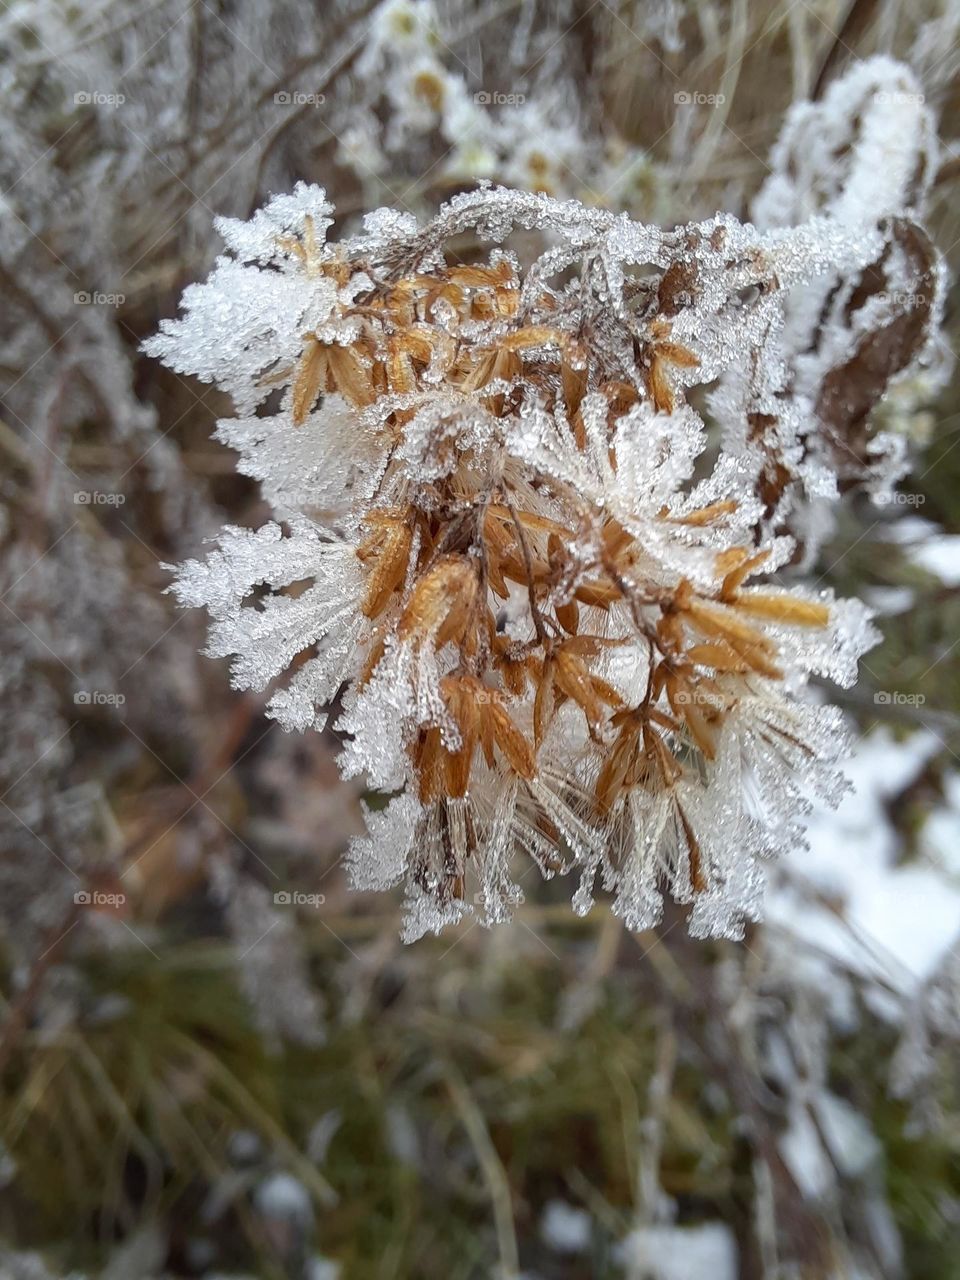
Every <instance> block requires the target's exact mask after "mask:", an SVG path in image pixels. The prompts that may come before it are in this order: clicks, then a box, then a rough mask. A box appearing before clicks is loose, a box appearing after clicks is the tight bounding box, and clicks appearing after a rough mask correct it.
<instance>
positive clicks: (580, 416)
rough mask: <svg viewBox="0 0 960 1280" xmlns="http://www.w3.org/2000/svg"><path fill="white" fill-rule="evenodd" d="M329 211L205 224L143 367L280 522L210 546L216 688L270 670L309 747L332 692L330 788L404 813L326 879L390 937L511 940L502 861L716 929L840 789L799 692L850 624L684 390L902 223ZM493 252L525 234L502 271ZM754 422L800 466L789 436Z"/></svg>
mask: <svg viewBox="0 0 960 1280" xmlns="http://www.w3.org/2000/svg"><path fill="white" fill-rule="evenodd" d="M331 213H332V209H331V206H330V205H329V204H328V203H327V202H326V200H325V196H324V193H323V191H322V190H321V189H319V188H316V187H308V186H305V185H303V184H300V185H298V187H297V189H296V191H295V192H294V193H293V194H292V195H290V196H283V197H278V198H275V199H273V200H272V201H271V202H270V203H269V204H268V205H267V206H266V208H265V209H263V210H261V211H260V212H259V213H258V214H257V215H256V216H255V217H254V218H253V220H252V221H251V222H250V223H246V224H244V223H240V222H235V221H227V220H223V221H222V222H221V224H220V230H221V233H222V235H223V236H224V238H225V240H226V242H227V245H228V247H229V249H230V251H231V253H230V256H228V257H224V258H222V259H220V260H219V262H218V264H217V267H216V270H215V271H214V273H213V275H212V276H211V278H210V280H209V281H208V282H207V283H206V284H204V285H201V286H193V287H191V288H190V289H188V291H187V293H186V294H185V297H184V307H185V313H186V314H185V316H184V318H183V319H181V320H179V321H175V322H170V323H168V324H166V325H165V326H164V331H163V333H162V334H161V335H159V336H158V337H157V338H155V339H153V340H152V341H151V342H150V343H149V344H148V350H150V351H151V352H152V353H153V354H155V355H159V356H162V357H163V358H164V359H166V360H167V361H168V363H170V364H171V365H172V366H173V367H174V368H176V369H178V370H180V371H192V372H195V373H198V374H199V375H200V376H201V377H202V378H205V379H207V380H211V381H215V382H217V383H218V384H219V385H220V386H221V387H222V388H224V389H225V390H228V391H229V392H230V393H231V394H232V396H233V398H234V401H235V403H236V405H237V409H238V411H239V413H240V415H242V416H240V417H238V418H235V419H228V420H226V421H224V422H222V423H221V424H220V427H219V435H220V438H221V439H223V440H224V441H225V442H227V443H228V444H230V445H232V446H234V447H235V448H237V449H239V451H240V453H241V455H242V462H241V469H242V470H243V471H245V472H247V473H248V474H250V475H253V476H255V477H257V478H258V479H260V480H261V481H262V483H263V487H264V492H265V494H266V496H267V497H268V499H269V500H270V501H271V502H272V504H273V505H274V508H275V510H276V513H277V515H278V517H280V519H281V520H282V522H283V523H282V524H281V523H273V524H269V525H267V526H266V527H264V528H261V529H259V530H257V531H255V532H254V531H249V530H244V529H238V528H231V529H227V530H226V531H225V532H224V535H223V537H222V538H221V541H220V547H219V549H218V550H217V551H215V552H214V553H213V554H212V555H211V556H210V558H209V559H208V560H207V561H206V562H205V563H199V562H190V563H188V564H187V565H185V566H183V567H181V569H180V570H179V573H178V576H177V582H176V591H177V593H178V596H179V598H180V600H181V602H182V603H184V604H190V605H199V604H204V605H206V606H207V607H208V608H209V610H210V611H211V613H212V615H213V617H214V624H213V628H212V631H211V643H210V652H211V653H212V654H214V655H226V654H230V655H233V678H234V681H235V683H236V684H237V685H238V686H240V687H252V688H255V689H260V688H263V687H264V686H266V685H267V684H268V683H269V682H270V681H271V680H273V679H274V677H276V676H277V675H279V674H280V673H281V672H283V671H284V670H286V669H287V668H289V667H291V666H292V667H293V668H294V672H293V675H292V677H291V679H290V680H289V681H288V683H287V684H286V685H285V686H284V687H283V688H281V689H280V690H279V691H277V692H275V693H274V695H273V697H272V699H271V702H270V709H271V712H272V714H273V715H275V716H276V717H277V718H278V719H279V720H280V721H281V722H282V723H283V724H284V725H285V726H286V727H289V728H297V729H301V730H302V729H306V728H310V727H320V726H322V723H323V716H322V711H321V709H322V708H323V707H324V706H325V705H327V704H329V703H330V702H331V700H332V699H333V698H334V697H335V695H336V694H337V691H338V689H340V687H341V685H342V684H344V682H346V683H347V684H348V686H349V687H348V691H347V693H346V695H345V703H344V709H343V711H342V714H341V715H340V718H339V720H338V722H337V728H338V729H339V730H340V731H341V732H342V733H343V734H344V735H345V736H346V739H347V741H346V745H345V747H344V751H343V756H342V767H343V771H344V773H345V774H346V775H355V774H364V775H366V777H367V779H368V781H369V783H370V785H371V786H373V787H375V788H378V789H380V790H383V791H386V792H398V793H399V794H397V795H396V796H395V797H394V799H392V800H391V802H390V803H389V805H388V806H387V808H386V809H385V810H384V811H383V812H381V813H375V814H372V815H371V817H370V830H369V834H368V835H367V836H366V837H363V838H360V839H358V840H356V841H355V842H354V845H353V848H352V851H351V863H352V868H353V874H354V879H355V882H356V883H357V885H359V886H362V887H386V886H389V885H391V884H394V883H397V882H400V881H402V882H404V884H405V886H406V889H407V895H408V906H409V915H408V923H407V929H406V936H407V937H408V938H415V937H417V936H419V935H420V934H421V933H422V932H423V931H424V930H426V929H439V928H440V927H441V926H443V925H445V924H448V923H451V922H453V921H455V920H457V919H459V918H460V917H461V916H462V915H463V914H464V913H465V912H472V911H476V912H477V914H478V915H479V917H480V918H481V920H483V921H484V922H490V921H498V920H502V919H504V918H506V917H508V916H509V914H510V911H511V909H512V907H513V906H514V905H515V904H516V903H517V902H519V901H520V900H521V896H522V895H521V889H520V886H519V884H518V883H517V880H516V879H515V878H514V877H515V873H516V871H517V859H516V857H515V855H516V854H517V852H518V851H522V852H523V853H525V854H526V855H528V856H529V858H530V859H532V860H533V862H535V863H536V864H537V865H538V866H539V868H540V870H541V872H542V873H543V874H544V875H545V876H552V875H553V874H555V873H558V872H564V871H567V870H569V869H572V868H576V869H577V871H578V872H579V875H580V887H579V889H578V890H577V893H576V895H575V899H574V904H575V907H576V909H577V910H579V911H585V910H587V909H588V908H589V906H590V904H591V902H592V894H593V891H594V886H595V883H596V881H597V880H598V879H599V881H600V882H601V883H602V885H603V887H604V888H605V889H606V890H608V891H609V892H611V893H612V894H613V906H614V909H615V910H616V911H617V912H618V913H619V914H621V915H622V916H623V917H624V919H625V920H626V921H627V923H628V924H629V926H630V927H631V928H636V929H642V928H645V927H649V926H650V925H651V924H652V923H653V922H654V921H655V920H656V919H657V918H658V916H659V914H660V911H661V907H662V901H661V894H662V890H663V888H664V887H668V888H669V890H670V891H671V893H672V894H673V896H674V897H675V898H676V899H677V900H678V901H680V902H685V903H686V902H689V903H692V904H693V910H692V915H691V928H692V930H693V931H694V932H695V933H697V934H716V933H720V934H733V935H735V934H736V933H737V932H738V930H739V929H741V928H742V922H743V920H744V919H745V918H755V917H756V915H757V911H758V906H759V896H760V891H761V886H762V878H761V876H760V874H759V872H758V863H759V862H760V861H761V860H762V859H764V858H766V857H769V856H770V855H772V854H775V853H776V852H777V851H778V850H779V849H780V848H781V847H782V846H783V845H784V844H786V843H788V842H795V841H796V840H797V839H798V838H799V837H798V832H797V824H796V819H797V815H798V813H799V812H800V811H801V810H802V809H803V807H804V800H803V796H802V788H803V787H804V786H805V785H808V784H812V785H813V786H814V787H816V788H818V789H819V790H821V791H822V792H824V793H825V794H827V795H832V794H836V792H837V779H836V775H835V771H834V768H833V766H834V764H835V762H836V760H837V758H838V757H839V756H841V755H842V753H843V750H844V734H843V729H842V725H841V722H840V717H839V714H838V713H837V712H836V711H835V710H834V709H832V708H830V707H818V706H814V705H813V704H812V703H811V702H810V701H807V700H805V699H804V698H803V697H802V696H801V690H802V687H803V685H804V684H805V683H806V681H807V679H808V678H809V677H810V676H811V675H820V676H824V677H827V678H829V679H831V680H834V681H837V682H839V683H841V684H849V683H851V682H852V681H853V680H854V679H855V676H856V665H857V659H858V656H859V655H860V653H862V652H863V650H864V649H865V648H867V647H868V646H869V645H870V644H871V643H872V642H873V641H874V638H875V633H874V632H873V629H872V628H871V627H870V625H869V622H868V616H867V612H866V610H865V609H864V608H863V606H861V605H860V604H859V603H858V602H856V601H843V600H836V599H834V598H833V597H832V595H831V594H830V593H829V592H825V591H816V590H815V589H810V588H802V587H791V588H789V589H788V588H787V587H785V586H783V585H781V584H780V583H778V582H777V581H775V580H773V579H772V578H771V575H773V574H775V573H776V571H777V570H778V569H780V568H782V567H783V566H784V565H785V564H786V563H787V562H788V561H789V559H790V557H791V555H792V554H793V552H794V550H795V543H794V540H793V539H791V538H790V537H789V536H785V535H783V534H782V533H780V532H779V525H780V524H781V523H782V520H783V517H784V515H785V512H786V509H785V507H784V506H783V503H782V502H778V503H771V502H770V501H769V498H768V496H767V495H766V493H765V477H766V475H767V470H766V468H767V467H768V465H769V454H770V441H769V438H767V439H765V441H764V445H765V447H764V449H757V448H751V447H750V444H751V441H750V440H749V438H748V439H746V440H745V441H744V442H743V446H742V447H741V448H740V449H739V450H722V451H721V452H720V453H719V456H716V457H714V458H713V462H712V467H711V468H709V470H707V469H705V468H703V463H704V461H705V452H704V451H705V448H706V444H707V436H706V431H705V426H704V422H703V420H702V419H701V417H700V415H699V414H698V412H697V411H696V409H695V408H694V407H693V405H692V404H691V403H690V402H689V401H688V392H689V389H690V388H691V387H694V386H697V385H701V384H705V383H712V382H714V381H715V380H717V379H719V378H720V377H721V376H722V375H725V374H726V375H728V376H734V375H735V376H737V377H739V379H740V383H741V386H744V387H753V386H755V385H758V384H759V385H763V384H766V386H767V387H770V386H774V387H776V386H778V384H779V382H782V367H781V365H782V362H781V360H780V355H779V346H778V341H777V338H778V334H779V332H780V329H781V326H782V323H783V296H784V293H785V291H787V290H788V289H790V288H792V287H796V286H799V285H803V284H805V283H807V282H809V281H810V280H812V279H813V278H815V277H817V276H820V275H825V274H829V273H834V274H837V273H842V274H843V275H844V276H845V277H852V278H856V275H857V274H858V273H860V272H863V271H865V270H866V269H867V268H868V267H869V266H870V264H872V263H874V262H876V261H877V260H878V259H881V258H883V257H884V256H887V257H889V256H890V254H891V252H892V251H893V250H892V249H891V245H895V244H896V243H897V239H896V238H897V236H898V235H899V234H900V230H899V225H900V224H894V225H892V226H881V227H880V228H879V229H878V228H877V227H871V226H869V225H867V226H860V227H857V228H852V227H851V226H849V225H848V224H847V223H846V222H844V221H843V220H840V219H836V218H829V217H823V218H817V219H814V220H813V221H811V222H809V223H807V224H804V225H803V226H801V227H799V228H794V229H790V230H784V231H772V232H768V233H766V234H764V235H760V234H759V233H757V232H756V231H755V230H754V229H753V228H752V227H749V226H744V225H741V224H739V223H738V222H737V221H736V220H735V219H733V218H730V217H725V216H722V215H718V216H717V217H715V218H713V219H711V220H709V221H708V222H704V223H700V224H691V225H688V226H684V227H681V228H678V229H675V230H671V231H663V230H661V229H659V228H656V227H648V226H644V225H642V224H639V223H635V222H632V221H630V220H629V219H627V218H626V217H623V216H620V217H618V216H614V215H612V214H610V213H607V212H604V211H597V210H591V209H588V208H586V207H584V206H582V205H580V204H578V203H576V202H559V201H555V200H552V199H550V198H548V197H546V196H543V195H536V194H522V193H519V192H510V191H505V190H500V189H488V190H481V191H479V192H477V193H472V194H468V195H464V196H460V197H457V198H455V199H454V200H453V201H451V202H450V204H448V205H447V206H445V207H444V208H443V209H442V210H441V211H440V213H439V214H438V216H437V218H436V219H435V220H434V221H433V222H431V223H430V224H428V225H427V226H425V227H420V226H418V225H417V223H416V220H415V219H414V218H413V217H411V216H409V215H400V214H397V213H394V212H391V211H389V210H380V211H378V212H377V213H375V214H371V215H369V216H368V217H367V218H366V219H365V222H364V228H363V231H362V233H361V234H359V235H357V236H355V237H353V238H349V239H345V240H342V241H340V242H338V243H336V242H335V243H328V242H327V240H326V232H327V230H328V228H329V226H330V225H331V216H330V215H331ZM905 225H908V224H905ZM516 231H521V232H527V233H531V232H535V233H537V234H538V235H539V236H541V237H543V238H544V240H545V242H546V243H547V244H548V247H547V248H545V249H544V250H543V251H542V252H541V253H540V254H539V256H534V257H533V258H532V260H531V261H529V263H528V264H526V265H525V266H524V265H521V261H520V259H519V258H518V256H517V255H516V254H515V253H514V252H513V251H511V250H510V249H509V248H506V247H504V246H505V242H506V241H507V239H508V237H509V236H510V235H511V234H512V233H514V232H516ZM914 234H919V233H918V232H915V233H914ZM467 242H469V248H464V249H462V253H467V252H468V253H469V261H464V260H463V257H462V253H461V254H458V253H457V252H455V250H454V245H461V246H462V245H464V244H465V243H467ZM484 242H486V243H489V242H493V246H494V247H493V248H492V249H490V250H489V251H481V248H480V246H481V245H482V244H483V243H484ZM783 398H784V400H785V402H786V404H787V406H788V407H789V400H788V398H787V397H785V396H784V397H783ZM731 403H733V401H731ZM791 421H794V422H796V423H797V424H798V429H797V433H796V437H795V438H794V439H793V440H790V439H788V438H785V437H786V427H787V425H788V424H789V423H790V422H791ZM778 431H779V435H778V438H777V448H778V453H779V456H780V457H782V458H791V457H792V458H794V459H796V461H795V468H796V470H797V471H798V472H799V471H802V466H803V464H802V461H800V457H801V454H802V450H801V449H799V448H798V447H797V446H798V444H799V442H800V440H801V439H802V437H801V435H800V430H799V414H797V413H796V412H794V413H793V415H791V414H790V413H788V412H784V413H782V414H781V417H780V421H779V423H778ZM728 435H730V436H731V438H732V437H733V433H732V432H728ZM698 464H699V465H700V467H701V470H702V471H704V472H706V473H705V474H702V478H696V477H695V469H696V468H697V467H698ZM816 465H817V467H818V468H819V470H820V471H821V473H823V472H825V470H826V468H825V463H824V461H823V459H822V458H818V459H817V460H816ZM788 492H789V490H788V487H787V486H784V501H785V500H786V496H787V495H788ZM251 597H252V598H251Z"/></svg>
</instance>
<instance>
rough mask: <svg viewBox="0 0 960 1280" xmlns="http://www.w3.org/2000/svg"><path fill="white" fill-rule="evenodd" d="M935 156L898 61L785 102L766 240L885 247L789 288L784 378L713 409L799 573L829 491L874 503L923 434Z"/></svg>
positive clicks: (939, 355)
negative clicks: (789, 540)
mask: <svg viewBox="0 0 960 1280" xmlns="http://www.w3.org/2000/svg"><path fill="white" fill-rule="evenodd" d="M938 155H939V143H938V140H937V133H936V124H935V120H934V117H933V113H932V111H931V110H930V108H929V106H928V105H927V103H926V100H925V97H924V94H923V93H922V91H921V86H920V83H919V82H918V81H917V79H916V77H915V76H914V75H913V73H912V72H911V71H910V69H909V68H907V67H905V66H903V65H902V64H901V63H898V62H895V61H893V60H892V59H891V58H887V57H876V58H870V59H867V60H866V61H863V62H860V63H858V64H857V65H856V66H855V67H853V68H852V69H851V70H850V71H849V72H848V73H847V74H846V75H845V76H843V77H842V78H841V79H839V80H836V81H835V82H834V83H833V84H832V85H831V86H830V89H829V90H828V92H827V93H826V94H825V96H824V98H823V100H822V101H821V102H817V103H812V102H800V103H797V104H795V105H794V107H793V108H792V109H791V110H790V112H789V113H788V115H787V119H786V122H785V124H784V127H783V130H782V132H781V135H780V138H779V139H778V141H777V144H776V146H775V147H774V149H773V153H772V155H771V172H770V176H769V177H768V178H767V180H766V182H765V183H764V185H763V187H762V189H761V191H760V193H759V195H758V197H757V199H756V201H755V202H754V207H753V213H754V218H755V220H756V222H757V225H758V226H759V227H761V228H764V229H768V228H773V227H785V226H795V225H798V224H801V223H803V221H804V220H805V219H807V218H810V217H813V216H817V215H820V216H823V215H825V216H827V217H829V218H830V219H832V220H835V221H837V222H840V223H842V224H844V225H846V226H848V227H850V228H856V227H863V226H874V225H876V226H879V228H880V230H881V234H882V236H883V240H884V247H883V251H882V253H881V254H880V255H879V256H878V257H877V258H876V260H875V261H873V262H871V263H869V264H867V265H866V266H865V267H864V268H863V269H862V270H859V271H854V272H845V271H844V270H843V269H842V267H841V266H836V267H834V268H833V269H832V270H829V271H825V272H823V273H822V274H821V275H820V276H819V278H818V279H817V280H816V281H814V282H811V283H810V284H809V285H808V286H807V287H806V288H805V289H803V290H797V291H795V292H794V293H793V294H792V295H791V296H790V297H789V298H788V299H787V302H786V307H785V319H784V329H783V332H782V334H781V336H780V340H779V342H780V348H781V351H782V355H783V364H782V366H781V367H780V369H773V368H771V367H770V366H769V365H768V366H760V365H754V366H752V367H751V368H749V369H744V368H739V369H736V370H734V371H733V376H728V377H727V379H726V381H725V386H724V389H723V391H722V392H721V393H720V394H719V395H718V396H717V397H716V398H715V407H716V409H717V413H718V417H720V418H721V419H722V420H724V421H725V422H726V423H727V424H728V431H729V432H730V433H731V434H735V435H736V436H737V437H738V438H739V440H740V442H741V444H742V445H743V446H745V447H747V448H750V449H752V450H756V451H757V453H758V455H760V456H764V461H763V463H762V469H763V486H762V488H763V496H764V500H765V503H766V506H767V515H768V519H769V521H770V523H771V524H772V525H773V526H774V527H776V526H777V524H778V523H780V522H782V521H784V520H786V519H788V517H789V520H790V524H791V527H792V529H793V531H794V532H795V533H797V534H798V536H799V537H800V539H801V541H802V542H803V543H804V544H805V548H806V552H807V560H808V562H809V561H812V559H813V557H814V555H815V553H816V551H817V549H818V547H819V545H820V543H821V542H822V541H823V539H824V538H826V537H827V536H829V534H830V531H831V529H832V527H833V524H832V518H831V515H830V504H831V503H832V502H833V501H834V500H835V499H836V497H837V495H838V493H840V492H843V491H846V490H847V489H849V488H851V487H852V486H853V485H858V484H862V485H865V487H866V488H867V490H868V492H870V493H871V494H872V495H873V496H874V497H875V498H877V499H879V500H881V501H882V500H884V499H885V498H886V496H887V494H888V493H889V490H890V487H891V485H892V484H894V483H895V482H896V481H897V480H899V479H900V478H901V477H902V476H903V475H904V474H905V473H906V471H907V469H908V466H909V460H908V457H907V445H908V441H909V439H910V437H911V436H916V435H918V434H920V431H919V430H918V429H917V428H916V427H915V426H914V422H913V420H914V418H915V417H916V416H917V414H918V411H919V410H921V409H923V408H925V407H926V406H928V405H929V404H930V403H931V402H932V400H933V399H934V397H935V395H936V392H937V391H938V390H939V388H940V387H941V386H942V385H943V383H944V382H945V380H946V377H947V375H948V374H949V371H950V367H951V363H952V360H951V357H950V352H949V348H948V347H947V344H946V342H945V341H944V340H943V338H942V336H941V334H940V328H939V326H940V319H941V311H942V307H943V300H944V295H945V287H944V286H945V280H944V271H945V269H944V266H943V263H942V262H941V261H940V260H939V258H938V256H937V253H936V250H935V249H934V246H933V244H932V243H931V241H930V239H929V238H928V236H927V235H926V233H925V232H924V231H923V230H922V228H921V227H920V226H918V224H917V220H918V219H921V218H922V217H923V216H924V214H925V212H926V205H927V199H928V195H929V191H930V187H931V184H932V182H933V178H934V176H935V174H936V171H937V166H938ZM734 388H735V389H734ZM732 389H733V390H732ZM731 390H732V397H731V399H729V400H728V399H727V396H728V395H730V393H731ZM891 391H892V392H894V394H893V395H890V394H888V393H890V392H891ZM881 402H883V412H882V413H880V414H878V415H876V420H871V417H870V414H871V411H872V410H873V409H874V407H875V406H878V405H880V403H881ZM878 426H879V427H880V428H881V429H879V430H878V429H877V427H878ZM884 428H885V429H884ZM798 499H799V500H798Z"/></svg>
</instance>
